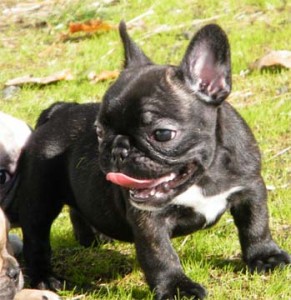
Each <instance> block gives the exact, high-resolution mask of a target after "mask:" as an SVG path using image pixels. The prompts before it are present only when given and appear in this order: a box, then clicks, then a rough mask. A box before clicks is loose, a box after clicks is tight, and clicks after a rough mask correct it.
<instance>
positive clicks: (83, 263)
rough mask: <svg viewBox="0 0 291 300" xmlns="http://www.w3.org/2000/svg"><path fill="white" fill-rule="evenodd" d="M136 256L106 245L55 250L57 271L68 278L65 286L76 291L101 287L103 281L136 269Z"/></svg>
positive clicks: (116, 278)
mask: <svg viewBox="0 0 291 300" xmlns="http://www.w3.org/2000/svg"><path fill="white" fill-rule="evenodd" d="M133 264H134V259H133V258H132V257H130V256H129V255H127V254H122V253H120V252H119V251H116V250H111V249H102V247H89V248H84V247H81V246H78V247H74V248H64V249H59V250H58V251H55V252H54V255H53V258H52V265H53V269H54V272H55V273H56V274H57V275H58V276H60V277H61V278H63V279H64V280H65V289H68V290H72V289H74V290H75V291H76V292H91V291H94V290H96V289H97V290H99V288H100V286H102V284H105V283H106V284H107V283H110V282H111V281H114V280H118V279H120V278H123V277H125V276H126V275H128V274H130V273H131V272H132V268H133Z"/></svg>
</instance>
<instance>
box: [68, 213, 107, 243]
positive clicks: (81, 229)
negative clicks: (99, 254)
mask: <svg viewBox="0 0 291 300" xmlns="http://www.w3.org/2000/svg"><path fill="white" fill-rule="evenodd" d="M70 219H71V222H72V225H73V230H74V235H75V238H76V240H77V241H78V242H79V243H80V245H82V246H84V247H90V246H93V247H98V246H99V245H101V244H104V243H108V242H111V241H112V239H111V238H109V237H107V236H106V235H104V234H102V233H100V232H99V231H98V230H96V229H95V228H93V227H92V226H90V225H89V224H88V222H87V221H86V220H85V218H84V217H83V216H82V215H81V214H80V213H79V211H78V210H76V209H74V208H70Z"/></svg>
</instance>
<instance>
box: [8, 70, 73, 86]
mask: <svg viewBox="0 0 291 300" xmlns="http://www.w3.org/2000/svg"><path fill="white" fill-rule="evenodd" d="M72 79H73V75H72V74H71V72H70V70H63V71H60V72H57V73H54V74H52V75H49V76H47V77H33V76H32V75H26V76H22V77H17V78H14V79H10V80H8V81H7V82H6V83H5V85H6V86H11V85H13V86H22V85H25V84H40V85H45V84H50V83H53V82H57V81H60V80H72Z"/></svg>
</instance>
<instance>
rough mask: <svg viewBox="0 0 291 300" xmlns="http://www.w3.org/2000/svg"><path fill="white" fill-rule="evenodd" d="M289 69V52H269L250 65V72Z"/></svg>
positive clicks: (290, 59)
mask: <svg viewBox="0 0 291 300" xmlns="http://www.w3.org/2000/svg"><path fill="white" fill-rule="evenodd" d="M274 68H287V69H290V68H291V51H287V50H279V51H271V52H269V53H268V54H266V55H264V56H263V57H261V58H260V59H257V60H256V61H255V62H254V63H252V64H251V65H250V69H252V70H255V69H256V70H263V69H274Z"/></svg>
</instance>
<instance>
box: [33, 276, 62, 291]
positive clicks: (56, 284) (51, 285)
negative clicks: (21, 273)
mask: <svg viewBox="0 0 291 300" xmlns="http://www.w3.org/2000/svg"><path fill="white" fill-rule="evenodd" d="M31 287H33V288H35V289H38V290H51V291H55V292H56V291H59V290H62V289H63V284H62V282H61V280H59V279H57V278H55V277H53V276H50V277H47V278H45V279H42V280H32V281H31Z"/></svg>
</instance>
